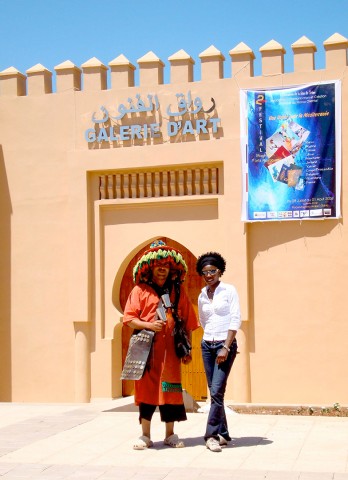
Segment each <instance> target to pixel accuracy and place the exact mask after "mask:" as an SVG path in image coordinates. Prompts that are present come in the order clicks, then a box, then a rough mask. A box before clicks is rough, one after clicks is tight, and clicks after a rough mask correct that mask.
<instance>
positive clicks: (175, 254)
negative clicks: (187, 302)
mask: <svg viewBox="0 0 348 480" xmlns="http://www.w3.org/2000/svg"><path fill="white" fill-rule="evenodd" d="M155 260H166V261H168V262H169V263H170V271H171V275H172V277H173V278H177V279H178V280H179V281H180V282H183V281H184V280H185V276H186V272H187V265H186V262H185V260H184V259H183V256H182V255H181V253H180V252H179V250H176V249H175V248H173V247H169V246H168V245H166V244H165V243H164V242H163V241H162V240H155V241H154V242H153V243H151V245H150V248H149V250H146V251H145V252H144V254H143V255H142V257H140V258H139V260H138V261H137V263H136V265H135V267H134V268H133V281H134V283H135V284H139V283H146V282H147V281H148V279H149V277H150V273H151V267H152V266H153V263H154V261H155Z"/></svg>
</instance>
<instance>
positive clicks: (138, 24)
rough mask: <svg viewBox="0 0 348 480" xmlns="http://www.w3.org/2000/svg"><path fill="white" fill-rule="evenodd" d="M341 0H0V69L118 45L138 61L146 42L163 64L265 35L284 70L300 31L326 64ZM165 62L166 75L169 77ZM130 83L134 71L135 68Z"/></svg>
mask: <svg viewBox="0 0 348 480" xmlns="http://www.w3.org/2000/svg"><path fill="white" fill-rule="evenodd" d="M347 20H348V0H291V1H288V2H285V1H283V2H282V1H275V0H241V1H238V2H237V1H235V0H210V1H209V0H173V1H166V0H123V1H118V0H111V1H110V0H104V1H100V0H0V32H1V33H0V35H1V43H0V45H1V47H0V71H2V70H4V69H6V68H8V67H11V66H14V67H16V68H17V69H18V70H19V71H21V72H22V73H25V72H26V70H28V69H29V68H31V67H32V66H34V65H36V64H37V63H41V64H42V65H44V66H45V67H46V68H48V69H49V70H51V71H52V72H53V73H54V67H55V66H56V65H58V64H60V63H61V62H63V61H65V60H71V61H72V62H73V63H74V64H76V65H77V66H81V65H82V64H83V63H84V62H86V61H87V60H89V59H90V58H92V57H97V58H98V59H99V60H100V61H102V62H103V63H104V64H105V65H108V63H109V62H110V61H111V60H113V59H114V58H116V57H117V56H118V55H120V54H121V53H122V54H124V55H125V56H126V57H127V58H128V60H129V61H130V62H132V63H133V64H134V65H135V66H137V59H138V58H140V57H142V56H143V55H145V54H146V53H147V52H148V51H150V50H152V51H153V52H154V53H155V54H156V55H157V56H158V57H159V58H160V59H161V60H162V61H163V62H164V63H165V65H166V66H168V67H169V62H168V57H169V56H170V55H172V54H173V53H175V52H177V51H178V50H180V49H184V50H185V51H186V52H187V53H188V54H190V55H191V56H192V58H193V59H194V60H195V62H196V65H195V80H199V78H200V60H199V54H200V53H201V52H203V51H204V50H205V49H206V48H208V47H209V46H210V45H214V46H215V47H216V48H218V49H219V50H220V51H221V52H222V53H223V54H224V56H225V58H226V62H225V77H230V75H231V61H230V56H229V51H230V50H231V49H232V48H234V47H235V46H236V45H237V44H238V43H240V42H244V43H246V44H247V45H248V46H249V47H250V48H252V50H253V51H254V53H255V56H256V59H255V63H254V65H255V75H259V74H260V71H261V55H260V52H259V49H260V47H262V46H263V45H264V44H265V43H267V42H268V41H270V40H272V39H274V40H276V41H277V42H279V43H281V44H282V45H283V47H284V48H285V50H286V51H287V54H286V55H285V71H286V72H290V71H292V70H293V55H292V49H291V44H292V43H294V42H295V41H296V40H298V39H299V38H300V37H302V36H303V35H305V36H306V37H308V38H309V39H310V40H312V41H313V42H314V43H315V44H316V46H317V50H318V51H317V53H316V56H315V63H316V69H322V68H325V50H324V47H323V42H324V41H325V40H326V39H327V38H329V37H330V36H331V35H332V34H334V33H336V32H337V33H340V34H341V35H343V36H345V37H348V21H347ZM168 75H169V68H167V69H165V83H167V82H168V81H169V77H168ZM136 83H137V73H136Z"/></svg>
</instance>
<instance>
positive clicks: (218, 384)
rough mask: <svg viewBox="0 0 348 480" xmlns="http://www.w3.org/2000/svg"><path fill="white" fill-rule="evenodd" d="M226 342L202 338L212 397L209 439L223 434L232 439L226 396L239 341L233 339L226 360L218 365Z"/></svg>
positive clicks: (205, 367) (206, 436)
mask: <svg viewBox="0 0 348 480" xmlns="http://www.w3.org/2000/svg"><path fill="white" fill-rule="evenodd" d="M224 343H225V342H224V341H221V342H214V343H209V342H206V341H205V340H202V344H201V346H202V357H203V363H204V369H205V374H206V377H207V382H208V388H209V391H210V399H211V405H210V410H209V416H208V422H207V428H206V432H205V435H204V440H208V438H210V437H214V438H216V439H217V440H218V438H219V437H218V435H221V436H222V437H224V438H225V439H226V440H231V437H230V435H229V433H228V427H227V419H226V413H225V407H224V397H225V390H226V384H227V379H228V376H229V374H230V371H231V368H232V365H233V362H234V359H235V358H236V355H237V342H236V340H234V341H233V343H232V345H231V347H230V351H229V353H228V357H227V359H226V361H225V362H222V363H220V365H218V364H217V363H216V357H217V354H218V351H219V350H220V349H221V348H222V346H223V344H224Z"/></svg>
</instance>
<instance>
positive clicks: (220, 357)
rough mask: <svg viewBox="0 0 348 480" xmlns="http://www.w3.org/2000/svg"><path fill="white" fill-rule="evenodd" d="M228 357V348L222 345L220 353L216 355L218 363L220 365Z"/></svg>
mask: <svg viewBox="0 0 348 480" xmlns="http://www.w3.org/2000/svg"><path fill="white" fill-rule="evenodd" d="M227 357H228V350H226V348H223V347H222V348H221V349H220V350H219V351H218V354H217V357H216V363H217V364H218V365H219V364H220V363H223V362H225V361H226V359H227Z"/></svg>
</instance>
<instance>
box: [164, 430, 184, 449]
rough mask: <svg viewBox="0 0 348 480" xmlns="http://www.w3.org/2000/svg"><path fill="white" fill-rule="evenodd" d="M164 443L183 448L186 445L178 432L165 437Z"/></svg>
mask: <svg viewBox="0 0 348 480" xmlns="http://www.w3.org/2000/svg"><path fill="white" fill-rule="evenodd" d="M163 443H164V445H167V446H168V447H172V448H183V447H184V446H185V444H184V442H183V441H182V440H179V437H178V436H177V434H176V433H173V435H170V436H169V437H167V438H165V439H164V442H163Z"/></svg>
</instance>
